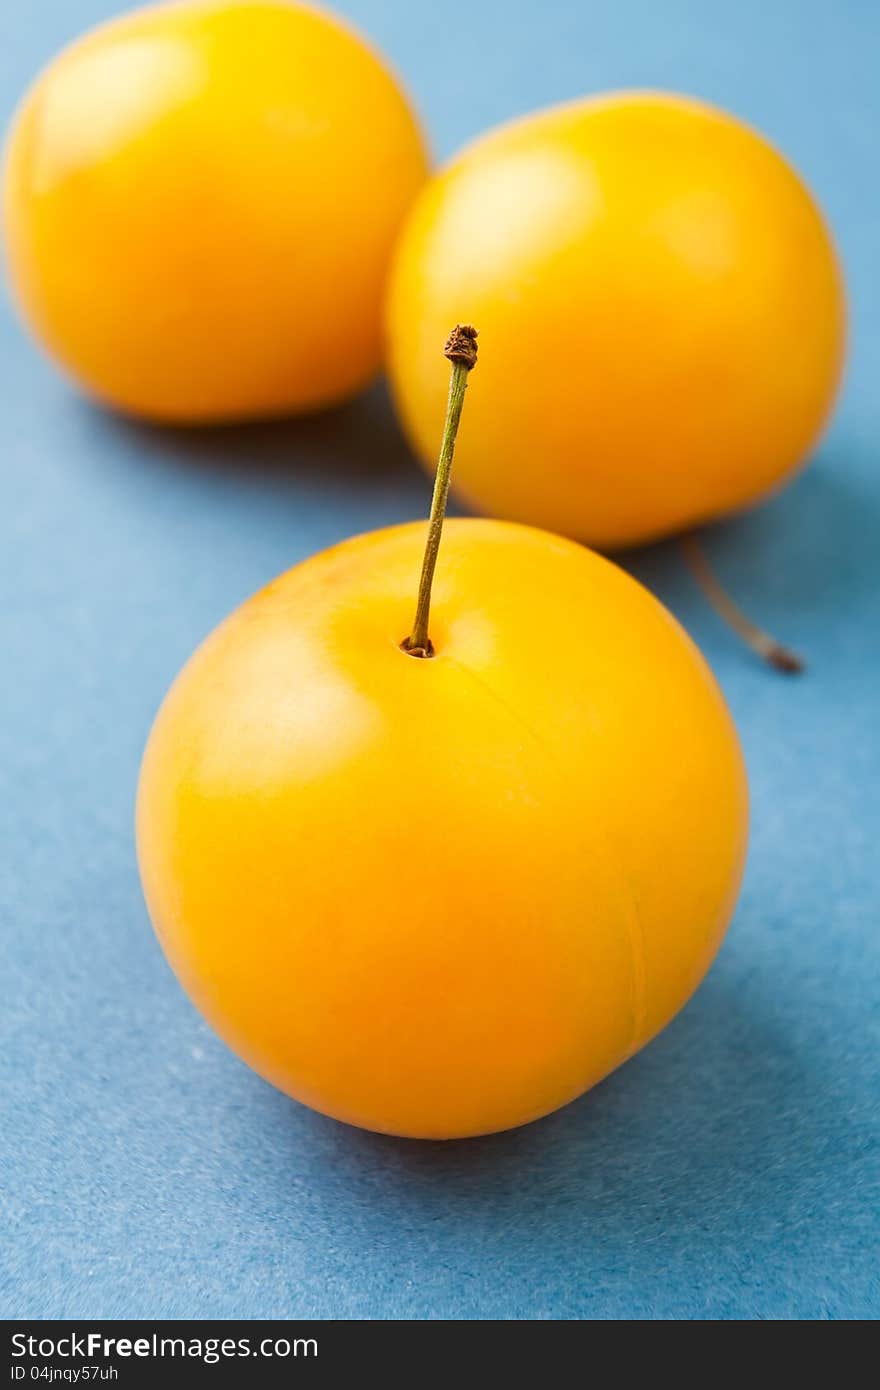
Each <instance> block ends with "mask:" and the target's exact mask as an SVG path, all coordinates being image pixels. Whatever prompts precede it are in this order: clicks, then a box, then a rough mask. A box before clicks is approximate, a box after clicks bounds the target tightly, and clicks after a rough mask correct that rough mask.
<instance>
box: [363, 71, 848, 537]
mask: <svg viewBox="0 0 880 1390" xmlns="http://www.w3.org/2000/svg"><path fill="white" fill-rule="evenodd" d="M457 321H459V322H472V323H474V324H476V326H477V327H478V328H479V329H480V332H481V334H483V339H484V341H485V344H486V347H485V350H484V352H483V354H482V356H481V359H480V390H479V393H475V394H474V398H473V401H472V403H470V404H469V406H468V412H469V420H468V431H467V437H466V439H463V440H462V443H461V445H460V447H459V450H458V453H457V456H456V472H455V485H456V487H457V489H458V491H459V492H460V493H461V494H462V495H463V496H464V497H465V498H466V499H467V500H468V501H469V502H470V503H472V504H473V505H474V506H476V507H477V508H478V509H480V510H483V511H486V512H488V513H490V514H492V515H495V516H503V517H509V518H511V519H513V520H516V521H524V522H529V523H531V524H533V525H536V526H546V527H547V528H549V529H551V530H556V531H560V532H561V533H563V534H565V535H571V536H574V537H575V538H577V539H579V540H585V541H588V542H590V543H593V544H597V545H600V546H603V547H613V546H620V545H627V544H631V543H635V542H639V541H644V540H647V539H650V538H652V537H656V536H659V535H662V534H665V533H668V532H674V531H677V530H679V529H681V528H683V527H687V526H690V525H692V524H694V523H696V522H699V521H702V520H704V519H707V518H710V517H714V516H717V515H720V514H722V513H725V512H728V511H730V510H732V509H736V508H740V507H742V506H744V505H745V504H747V503H750V502H754V501H755V500H756V499H758V498H760V497H761V496H762V495H763V494H765V493H766V492H767V491H768V490H769V489H772V488H773V487H775V486H776V485H777V484H779V483H780V482H781V481H782V480H783V479H784V478H785V477H786V476H787V475H788V474H790V473H791V471H792V470H793V469H795V468H796V467H797V466H798V465H799V464H800V463H802V462H803V460H804V458H805V456H806V454H807V453H808V451H809V449H810V447H811V445H812V444H813V443H814V441H815V439H816V437H817V435H818V433H819V431H820V430H821V428H822V425H823V424H824V422H825V420H826V419H827V416H828V413H829V411H830V409H831V406H832V404H833V401H834V397H835V393H836V390H837V386H838V381H839V377H840V371H841V363H842V357H843V350H844V337H845V325H844V298H843V287H842V280H841V273H840V269H839V266H838V263H837V259H836V256H835V252H834V247H833V245H832V242H831V240H830V237H829V234H828V231H827V228H826V226H825V224H824V222H823V221H822V218H821V216H820V213H819V211H818V209H817V207H816V205H815V203H814V202H813V200H812V198H811V196H810V194H809V193H808V191H807V189H806V188H805V186H804V184H803V183H802V182H801V180H800V179H799V178H798V176H797V174H796V173H795V172H794V171H793V170H792V168H791V167H790V165H788V164H787V163H786V161H785V160H784V159H783V158H782V157H781V156H780V155H779V154H778V153H777V152H776V151H775V150H774V149H773V148H772V147H771V146H770V145H769V144H768V143H767V142H766V141H765V140H763V139H762V138H761V137H760V136H759V135H758V134H756V133H755V132H754V131H753V130H751V129H749V128H748V127H747V126H745V125H743V124H742V123H741V122H739V121H738V120H735V119H734V118H733V117H731V116H728V115H726V114H724V113H723V112H721V111H718V110H714V109H713V108H711V107H708V106H704V105H702V104H700V103H698V102H695V101H691V100H688V99H685V98H683V97H676V96H664V95H658V94H651V93H622V94H614V95H609V96H603V97H599V98H595V99H591V100H587V101H580V102H575V103H573V104H571V105H566V106H560V107H556V108H553V109H551V110H547V111H544V112H540V113H538V114H537V115H534V116H530V117H527V118H525V119H523V120H519V121H516V122H515V123H513V124H511V125H507V126H504V127H502V128H499V129H498V130H495V131H493V132H491V133H489V134H488V135H486V136H484V137H483V138H482V139H480V140H478V141H477V142H476V143H475V144H474V145H472V146H471V147H470V148H468V149H467V150H465V152H464V153H463V154H462V155H460V156H459V157H458V158H457V159H455V160H453V162H452V163H451V164H450V165H449V166H448V168H446V169H445V170H444V171H442V172H441V173H440V174H439V175H438V176H437V177H436V178H434V179H433V180H432V181H431V182H430V183H429V184H428V185H427V186H426V188H425V189H424V190H423V192H422V194H421V196H420V198H419V199H418V200H417V202H416V205H415V207H414V209H413V210H412V212H411V215H410V217H409V219H408V220H407V225H406V229H405V231H404V234H403V237H402V242H401V245H400V249H399V253H398V254H397V256H396V260H395V270H394V273H393V276H392V282H391V291H390V302H389V310H388V329H389V341H390V368H391V374H392V379H393V384H394V389H395V395H396V399H397V402H398V405H399V409H400V413H401V417H402V420H403V422H404V425H405V427H406V429H407V431H408V433H409V436H410V438H411V440H412V442H413V444H414V446H415V448H416V450H417V451H418V452H419V453H420V454H421V455H422V457H423V458H424V459H425V460H426V461H428V462H429V463H430V465H431V466H432V467H433V462H432V460H433V457H434V450H435V444H436V440H437V438H438V437H439V433H440V428H441V424H442V419H443V410H444V403H445V396H446V379H445V373H444V364H443V362H442V360H440V359H438V355H437V352H436V344H437V342H438V341H442V337H443V334H444V332H445V331H446V326H447V325H448V324H450V323H455V322H457ZM490 345H491V346H490Z"/></svg>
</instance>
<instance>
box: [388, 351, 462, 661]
mask: <svg viewBox="0 0 880 1390" xmlns="http://www.w3.org/2000/svg"><path fill="white" fill-rule="evenodd" d="M476 339H477V330H476V329H475V328H471V327H470V326H469V325H468V324H457V325H456V327H455V328H454V329H453V330H452V332H451V333H450V335H449V338H448V340H447V342H446V347H445V348H444V355H445V356H446V357H447V358H448V359H449V361H450V362H451V363H452V374H451V376H450V380H449V398H448V400H447V403H446V422H445V424H444V426H443V439H442V442H441V444H440V457H439V459H438V461H437V472H436V474H435V477H434V495H433V497H432V499H431V516H430V520H429V522H428V539H427V542H426V544H425V556H424V559H423V561H422V576H421V579H420V580H419V596H418V601H417V603H416V616H415V620H414V622H413V627H412V632H411V633H410V635H409V637H406V638H405V639H404V640H403V642H401V644H400V645H401V647H402V649H403V650H404V651H405V652H408V653H409V655H410V656H418V657H430V656H433V655H434V646H433V643H432V642H431V639H430V637H429V636H428V620H429V618H430V615H431V589H432V586H433V583H434V570H435V569H436V567H437V554H438V552H439V550H440V538H441V536H442V534H443V521H444V518H445V516H446V502H447V498H448V497H449V482H450V478H451V476H452V460H453V457H454V455H455V440H456V436H457V434H458V425H459V421H460V420H461V409H462V406H463V405H464V393H465V391H466V390H467V379H468V374H469V373H470V371H471V369H472V367H474V365H475V364H476V361H477V342H476Z"/></svg>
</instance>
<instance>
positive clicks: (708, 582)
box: [679, 533, 804, 675]
mask: <svg viewBox="0 0 880 1390" xmlns="http://www.w3.org/2000/svg"><path fill="white" fill-rule="evenodd" d="M679 542H680V545H681V549H682V552H683V554H684V557H685V559H686V560H687V562H688V565H689V566H690V569H691V573H692V574H693V576H694V578H695V579H696V581H697V583H698V584H699V586H700V588H701V589H702V591H703V593H704V594H705V595H706V597H707V599H708V600H709V602H710V603H711V605H712V607H713V608H714V609H715V612H716V613H717V614H718V615H719V617H720V618H722V619H723V620H724V622H726V623H727V625H728V627H730V628H732V629H733V631H734V632H735V633H736V634H737V635H738V636H739V637H740V638H741V639H742V640H743V642H745V644H746V646H747V647H749V648H750V649H751V650H752V651H753V652H754V653H755V655H756V656H758V657H760V658H761V660H762V661H766V662H767V663H768V664H769V665H770V666H773V667H775V669H776V670H777V671H784V672H785V674H786V675H798V674H799V673H800V672H801V671H803V669H804V663H803V661H802V659H801V658H800V657H799V656H798V655H797V653H796V652H793V651H792V650H791V648H790V647H785V646H783V644H782V643H781V642H779V641H777V639H776V638H775V637H772V636H771V635H770V633H769V632H765V631H764V630H763V628H760V627H758V625H757V623H753V622H752V620H751V618H747V617H746V615H745V613H743V611H742V609H741V608H738V607H737V605H736V604H735V603H734V601H733V599H732V598H731V597H730V595H729V594H728V593H727V591H726V589H725V588H724V587H723V585H722V584H721V581H720V580H719V579H718V578H717V576H716V574H715V572H714V570H713V569H712V566H711V565H710V564H709V561H708V559H707V558H706V554H705V552H704V550H703V547H702V546H701V545H700V543H699V541H698V540H697V538H696V536H695V535H693V533H691V534H689V535H684V536H681V537H679Z"/></svg>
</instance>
